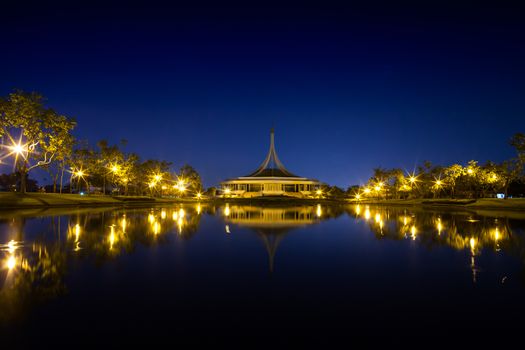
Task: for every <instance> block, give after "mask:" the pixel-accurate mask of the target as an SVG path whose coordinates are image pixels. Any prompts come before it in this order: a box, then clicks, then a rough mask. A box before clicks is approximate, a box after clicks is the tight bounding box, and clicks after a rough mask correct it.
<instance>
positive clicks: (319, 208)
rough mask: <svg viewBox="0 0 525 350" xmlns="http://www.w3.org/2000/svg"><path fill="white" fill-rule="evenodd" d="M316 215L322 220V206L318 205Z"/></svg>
mask: <svg viewBox="0 0 525 350" xmlns="http://www.w3.org/2000/svg"><path fill="white" fill-rule="evenodd" d="M316 214H317V217H318V218H320V217H321V215H323V210H322V209H321V204H317V210H316Z"/></svg>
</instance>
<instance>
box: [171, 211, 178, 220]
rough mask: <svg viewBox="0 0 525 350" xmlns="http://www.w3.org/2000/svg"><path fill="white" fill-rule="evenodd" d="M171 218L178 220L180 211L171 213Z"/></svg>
mask: <svg viewBox="0 0 525 350" xmlns="http://www.w3.org/2000/svg"><path fill="white" fill-rule="evenodd" d="M171 218H172V219H173V221H177V219H178V218H179V213H177V212H176V211H174V212H173V214H172V215H171Z"/></svg>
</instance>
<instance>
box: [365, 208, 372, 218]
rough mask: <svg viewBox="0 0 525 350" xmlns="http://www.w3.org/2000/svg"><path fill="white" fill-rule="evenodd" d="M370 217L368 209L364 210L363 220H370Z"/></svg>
mask: <svg viewBox="0 0 525 350" xmlns="http://www.w3.org/2000/svg"><path fill="white" fill-rule="evenodd" d="M370 216H371V215H370V209H368V208H366V210H365V219H366V220H369V219H370Z"/></svg>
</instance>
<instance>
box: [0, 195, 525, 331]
mask: <svg viewBox="0 0 525 350" xmlns="http://www.w3.org/2000/svg"><path fill="white" fill-rule="evenodd" d="M206 215H208V216H214V215H215V216H217V217H218V218H220V220H221V221H222V223H221V225H223V227H224V228H223V227H220V228H219V230H217V231H216V232H217V233H220V234H222V235H224V234H226V235H228V236H229V237H234V236H235V235H237V234H238V233H237V231H246V229H248V230H251V231H253V232H254V233H255V234H256V235H257V237H258V238H259V239H260V240H261V241H262V244H263V246H264V247H265V249H266V251H267V254H268V265H269V270H270V271H274V270H275V258H276V255H277V249H278V247H279V244H280V243H281V242H282V240H283V239H284V238H285V237H286V236H287V235H288V234H289V233H290V232H292V231H293V230H295V229H297V228H300V227H307V226H311V225H316V224H320V223H321V222H323V221H325V220H329V219H334V218H345V220H341V221H340V222H339V224H340V225H345V227H350V228H353V227H358V226H362V224H364V226H365V227H366V228H367V234H371V235H373V236H374V237H375V238H376V239H377V240H390V241H398V242H399V244H403V242H405V241H406V242H407V243H406V244H409V245H411V246H416V247H417V246H422V247H426V248H434V247H443V248H448V249H453V250H459V251H464V252H465V255H466V259H467V261H465V264H466V265H467V266H468V268H470V271H471V279H472V281H473V282H478V281H479V280H480V279H481V276H482V273H481V271H483V268H482V267H480V266H479V265H480V264H481V261H482V260H481V259H480V257H481V256H482V255H483V254H485V253H490V254H500V255H503V254H505V255H508V256H512V257H514V258H517V259H520V260H521V261H524V262H525V249H524V248H525V242H524V239H523V237H524V227H525V217H522V216H523V214H519V213H512V214H509V213H482V214H480V213H471V212H447V211H432V210H430V211H429V210H422V209H417V208H393V207H374V206H367V205H348V206H325V205H321V204H315V205H310V206H294V207H257V206H242V205H235V204H227V205H224V206H218V207H216V206H212V205H207V204H203V203H199V204H195V205H184V206H180V205H178V206H172V207H163V208H161V207H158V208H147V209H126V210H124V209H117V210H104V209H98V210H95V209H90V210H88V211H82V210H69V211H68V212H67V215H62V214H61V213H54V214H52V215H43V216H37V217H35V216H34V214H29V215H25V214H23V213H4V214H2V213H0V254H1V255H0V259H1V272H0V288H1V290H0V310H2V312H0V321H6V320H13V319H16V318H17V317H22V315H23V314H24V313H25V312H27V311H28V310H30V309H31V307H32V305H34V304H35V303H39V302H43V301H45V300H47V299H48V298H51V297H56V296H60V295H61V294H63V293H65V291H66V288H65V285H64V279H65V276H66V275H67V274H73V273H75V272H74V271H73V270H68V267H69V268H70V269H71V268H72V266H74V265H75V264H73V262H74V261H76V260H89V259H92V258H93V259H95V261H96V263H97V264H104V263H106V262H109V261H112V260H114V259H118V258H119V257H120V256H122V255H124V254H132V253H133V252H134V251H135V249H136V248H137V247H138V246H141V247H146V248H147V247H150V246H153V245H161V244H170V242H173V241H174V240H180V241H186V240H189V239H191V238H193V237H194V236H195V235H196V234H197V232H199V226H200V222H201V219H202V218H203V217H204V216H206ZM520 215H521V216H520ZM348 219H350V220H348ZM35 227H37V229H35ZM30 228H31V229H30ZM238 228H242V230H237V229H238ZM353 233H354V231H349V232H348V234H353ZM239 234H240V233H239ZM323 234H325V235H330V234H331V232H330V231H326V232H324V233H323ZM481 265H482V266H483V264H481ZM73 268H74V267H73Z"/></svg>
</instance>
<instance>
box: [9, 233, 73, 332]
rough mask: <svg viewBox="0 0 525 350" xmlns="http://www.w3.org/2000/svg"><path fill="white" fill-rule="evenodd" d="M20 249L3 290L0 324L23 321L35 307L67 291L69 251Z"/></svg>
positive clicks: (53, 247)
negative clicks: (64, 278)
mask: <svg viewBox="0 0 525 350" xmlns="http://www.w3.org/2000/svg"><path fill="white" fill-rule="evenodd" d="M20 250H23V251H18V252H16V253H17V256H18V259H19V260H18V263H17V265H16V267H15V268H13V269H10V270H9V271H8V272H7V275H6V279H5V283H4V285H3V287H2V289H1V290H0V310H2V312H0V323H4V322H6V321H8V320H9V321H12V320H16V319H19V320H20V319H22V318H23V317H24V315H25V314H26V313H27V312H28V311H29V310H30V308H31V307H32V306H33V305H35V304H38V303H40V302H42V301H45V300H47V299H49V298H53V297H55V296H57V295H60V294H62V293H64V292H65V286H64V283H63V280H62V277H63V275H64V274H65V270H66V252H65V250H64V249H62V247H61V246H60V245H59V244H57V243H55V244H51V245H45V244H42V243H34V244H33V246H32V247H31V249H20Z"/></svg>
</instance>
